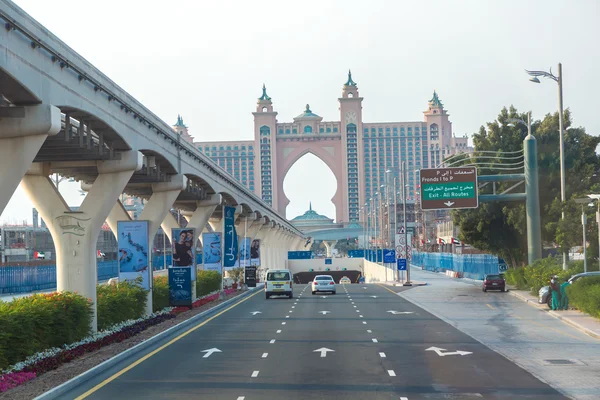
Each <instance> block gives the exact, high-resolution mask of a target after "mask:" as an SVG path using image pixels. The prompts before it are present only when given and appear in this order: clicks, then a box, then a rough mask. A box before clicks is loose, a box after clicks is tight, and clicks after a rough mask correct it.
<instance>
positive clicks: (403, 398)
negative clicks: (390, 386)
mask: <svg viewBox="0 0 600 400" xmlns="http://www.w3.org/2000/svg"><path fill="white" fill-rule="evenodd" d="M400 400H408V397H400Z"/></svg>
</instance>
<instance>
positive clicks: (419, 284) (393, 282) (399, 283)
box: [379, 279, 427, 286]
mask: <svg viewBox="0 0 600 400" xmlns="http://www.w3.org/2000/svg"><path fill="white" fill-rule="evenodd" d="M404 282H405V281H403V280H401V281H399V282H396V281H386V282H379V283H381V284H382V285H388V286H404ZM410 283H411V285H412V286H425V285H427V282H425V281H415V280H412V279H411V280H410Z"/></svg>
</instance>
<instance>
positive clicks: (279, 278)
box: [265, 269, 294, 299]
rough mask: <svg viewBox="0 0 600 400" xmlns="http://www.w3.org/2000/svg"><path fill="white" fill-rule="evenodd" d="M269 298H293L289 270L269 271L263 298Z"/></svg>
mask: <svg viewBox="0 0 600 400" xmlns="http://www.w3.org/2000/svg"><path fill="white" fill-rule="evenodd" d="M271 296H288V297H289V298H290V299H291V298H293V297H294V289H293V287H292V273H291V272H290V270H289V269H270V270H268V271H267V279H265V298H267V299H268V298H269V297H271Z"/></svg>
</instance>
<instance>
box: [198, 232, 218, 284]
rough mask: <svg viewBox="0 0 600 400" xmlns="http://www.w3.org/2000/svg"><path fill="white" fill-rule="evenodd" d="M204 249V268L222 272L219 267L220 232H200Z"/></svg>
mask: <svg viewBox="0 0 600 400" xmlns="http://www.w3.org/2000/svg"><path fill="white" fill-rule="evenodd" d="M202 243H203V246H202V247H203V251H204V270H205V271H217V272H218V273H220V274H222V273H223V271H222V268H221V261H222V260H221V232H204V233H203V234H202Z"/></svg>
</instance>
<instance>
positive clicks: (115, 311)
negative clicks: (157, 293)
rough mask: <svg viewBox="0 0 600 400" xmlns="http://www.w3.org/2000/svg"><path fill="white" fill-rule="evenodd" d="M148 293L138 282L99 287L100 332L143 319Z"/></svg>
mask: <svg viewBox="0 0 600 400" xmlns="http://www.w3.org/2000/svg"><path fill="white" fill-rule="evenodd" d="M146 293H147V291H146V290H145V289H143V288H142V287H141V286H139V284H138V282H128V281H126V282H119V284H117V285H98V288H97V294H96V296H97V298H98V330H99V331H101V330H104V329H106V328H108V327H110V326H112V325H114V324H118V323H119V322H123V321H126V320H128V319H137V318H141V317H142V316H143V315H144V310H145V309H146Z"/></svg>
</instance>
